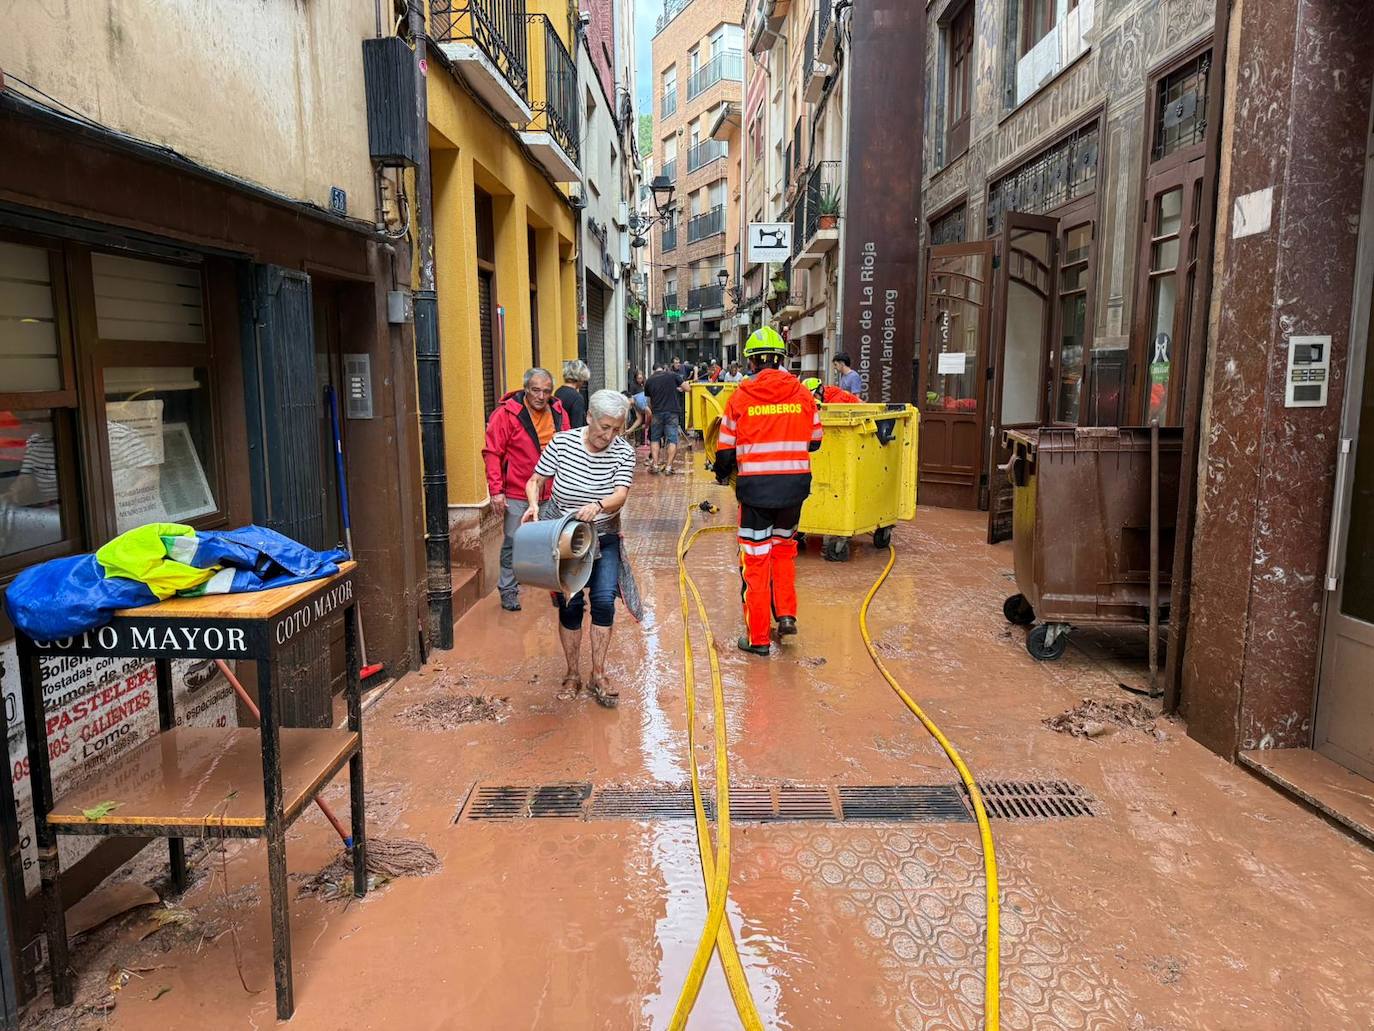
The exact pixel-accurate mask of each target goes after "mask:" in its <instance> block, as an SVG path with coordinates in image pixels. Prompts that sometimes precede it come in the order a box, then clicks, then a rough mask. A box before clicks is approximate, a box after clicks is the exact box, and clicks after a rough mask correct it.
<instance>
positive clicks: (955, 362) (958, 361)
mask: <svg viewBox="0 0 1374 1031" xmlns="http://www.w3.org/2000/svg"><path fill="white" fill-rule="evenodd" d="M967 369H968V355H966V354H964V352H963V351H941V352H940V355H939V359H938V361H937V362H936V367H935V371H936V372H938V373H939V374H940V375H941V376H962V375H963V374H964V373H965V371H967Z"/></svg>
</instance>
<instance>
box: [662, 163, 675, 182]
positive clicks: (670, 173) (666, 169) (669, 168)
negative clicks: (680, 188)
mask: <svg viewBox="0 0 1374 1031" xmlns="http://www.w3.org/2000/svg"><path fill="white" fill-rule="evenodd" d="M663 174H664V175H665V176H667V177H668V181H669V182H670V183H675V182H677V158H673V159H672V160H670V161H665V162H663Z"/></svg>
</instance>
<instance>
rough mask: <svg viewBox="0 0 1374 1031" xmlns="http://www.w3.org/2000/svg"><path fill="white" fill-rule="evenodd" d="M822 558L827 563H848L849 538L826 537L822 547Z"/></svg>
mask: <svg viewBox="0 0 1374 1031" xmlns="http://www.w3.org/2000/svg"><path fill="white" fill-rule="evenodd" d="M821 557H822V558H824V559H825V560H826V561H827V562H848V561H849V538H848V537H826V538H825V540H824V543H823V544H822V545H821Z"/></svg>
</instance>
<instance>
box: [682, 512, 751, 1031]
mask: <svg viewBox="0 0 1374 1031" xmlns="http://www.w3.org/2000/svg"><path fill="white" fill-rule="evenodd" d="M691 525H692V515H691V511H690V510H689V511H688V513H687V518H686V520H685V521H684V522H683V524H682V532H681V533H680V534H679V535H678V541H677V579H678V595H679V597H680V599H681V602H682V651H683V658H684V670H683V679H684V683H685V686H686V695H687V755H688V759H689V765H690V767H691V774H692V805H693V809H694V811H695V817H696V831H697V850H698V852H699V853H700V854H701V872H702V877H703V879H704V880H705V884H706V901H707V912H706V924H705V925H704V926H703V927H702V931H701V938H700V939H699V940H698V941H697V948H696V952H695V953H694V954H693V956H692V965H691V967H690V968H689V970H688V972H687V980H686V983H685V984H684V985H683V986H682V992H681V994H680V995H679V996H678V1000H677V1006H676V1008H675V1009H674V1010H673V1019H672V1022H671V1023H670V1024H669V1027H670V1028H672V1029H673V1031H681V1029H683V1028H685V1027H686V1026H687V1018H688V1017H689V1016H691V1013H692V1007H693V1006H694V1005H696V1001H697V995H698V994H699V993H700V991H701V983H702V980H703V978H705V976H706V968H707V966H709V965H710V962H711V953H712V951H713V949H718V950H719V952H720V965H721V968H722V969H723V970H724V972H725V981H726V984H727V985H728V986H729V988H730V997H731V998H732V999H733V1000H734V1002H735V1011H736V1012H737V1013H738V1014H739V1019H740V1023H741V1024H743V1025H744V1027H745V1029H746V1031H763V1021H762V1020H760V1019H759V1014H758V1009H757V1007H756V1006H755V1005H754V999H753V996H752V995H750V993H749V982H748V981H747V980H746V978H745V976H744V967H743V965H742V964H741V963H740V958H739V952H738V951H737V950H736V948H735V939H734V934H733V932H732V931H731V929H730V921H729V920H726V919H725V901H726V896H727V894H728V892H729V887H730V760H729V753H728V750H727V741H726V733H725V691H724V688H723V687H722V684H721V676H720V661H719V658H718V657H717V655H716V641H715V637H714V635H713V634H712V633H711V623H710V620H709V619H708V618H707V615H706V607H705V605H704V604H703V603H702V600H701V594H700V592H699V591H698V590H697V585H696V582H695V581H694V580H693V579H692V578H691V576H690V575H688V573H687V552H688V550H690V548H691V547H692V542H693V541H695V540H696V539H697V537H698V536H700V535H701V534H703V533H708V532H715V531H732V530H734V527H733V526H703V527H699V528H698V529H697V530H695V531H693V532H692V534H691V536H690V537H689V536H688V535H687V531H688V529H689V528H690V527H691ZM689 590H690V591H691V594H692V598H693V600H694V601H695V602H696V607H697V616H698V618H699V619H700V620H701V625H702V627H703V628H704V630H705V632H706V650H707V656H708V657H709V659H710V666H711V692H712V698H713V700H714V705H715V714H714V723H715V750H716V825H717V828H718V837H717V845H716V854H715V856H714V857H713V856H712V855H711V828H710V826H709V824H708V823H707V821H706V806H705V803H704V802H703V801H702V797H701V780H700V778H699V777H698V775H697V762H696V666H695V663H694V661H693V656H692V635H691V627H690V620H691V614H690V612H689V610H688V607H687V592H688V591H689Z"/></svg>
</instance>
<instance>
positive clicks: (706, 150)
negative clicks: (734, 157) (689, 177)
mask: <svg viewBox="0 0 1374 1031" xmlns="http://www.w3.org/2000/svg"><path fill="white" fill-rule="evenodd" d="M729 150H730V147H729V145H728V144H725V143H720V142H719V141H717V140H702V141H701V142H700V143H697V144H694V145H693V146H691V147H688V148H687V171H689V172H695V171H696V170H697V169H698V168H701V167H702V166H703V165H709V164H710V163H711V162H712V161H715V160H716V159H717V158H723V157H725V155H726V154H727V153H728V152H729Z"/></svg>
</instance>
